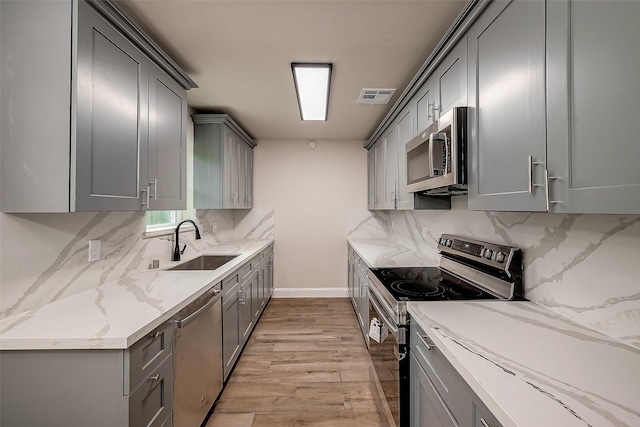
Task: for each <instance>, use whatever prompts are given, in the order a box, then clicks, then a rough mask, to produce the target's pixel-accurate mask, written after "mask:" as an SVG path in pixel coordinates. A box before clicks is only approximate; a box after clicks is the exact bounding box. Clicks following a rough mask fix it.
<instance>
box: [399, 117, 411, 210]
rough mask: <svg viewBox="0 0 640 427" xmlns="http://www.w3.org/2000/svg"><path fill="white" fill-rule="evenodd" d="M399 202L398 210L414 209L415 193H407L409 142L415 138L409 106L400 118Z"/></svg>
mask: <svg viewBox="0 0 640 427" xmlns="http://www.w3.org/2000/svg"><path fill="white" fill-rule="evenodd" d="M398 117H399V120H398V124H397V126H396V130H397V135H398V202H397V205H396V209H398V210H404V209H413V193H409V192H408V191H407V150H406V145H407V142H409V141H411V139H412V138H413V137H414V136H415V131H414V124H413V108H412V105H411V104H409V105H408V106H407V107H406V108H405V109H404V110H403V111H402V112H401V113H400V115H399V116H398Z"/></svg>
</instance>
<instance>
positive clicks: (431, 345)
mask: <svg viewBox="0 0 640 427" xmlns="http://www.w3.org/2000/svg"><path fill="white" fill-rule="evenodd" d="M418 336H419V337H420V339H421V340H422V342H423V343H424V345H425V346H426V347H427V350H433V349H434V348H436V345H435V344H434V343H432V342H429V341H431V340H430V338H429V337H428V336H427V335H418ZM427 340H429V341H427Z"/></svg>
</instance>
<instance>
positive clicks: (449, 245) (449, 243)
mask: <svg viewBox="0 0 640 427" xmlns="http://www.w3.org/2000/svg"><path fill="white" fill-rule="evenodd" d="M452 243H453V242H452V241H451V240H449V239H447V242H446V243H445V244H446V245H447V246H448V247H451V244H452Z"/></svg>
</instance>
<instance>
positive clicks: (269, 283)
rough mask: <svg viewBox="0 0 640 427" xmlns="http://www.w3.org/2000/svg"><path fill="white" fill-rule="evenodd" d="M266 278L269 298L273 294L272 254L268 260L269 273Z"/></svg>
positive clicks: (267, 296)
mask: <svg viewBox="0 0 640 427" xmlns="http://www.w3.org/2000/svg"><path fill="white" fill-rule="evenodd" d="M265 279H266V281H267V285H266V288H267V295H266V298H267V300H268V299H269V298H271V295H273V255H270V256H269V259H268V260H267V273H266V277H265Z"/></svg>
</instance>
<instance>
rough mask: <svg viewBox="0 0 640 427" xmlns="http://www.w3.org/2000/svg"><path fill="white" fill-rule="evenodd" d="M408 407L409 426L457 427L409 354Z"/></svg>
mask: <svg viewBox="0 0 640 427" xmlns="http://www.w3.org/2000/svg"><path fill="white" fill-rule="evenodd" d="M410 358H411V361H410V364H411V365H410V368H409V370H410V372H411V375H410V377H409V387H410V390H411V391H410V392H409V397H410V402H409V407H410V416H409V419H410V421H411V422H410V425H412V426H429V427H457V426H458V422H457V420H456V418H455V417H454V416H453V414H452V413H451V411H450V410H449V408H447V406H446V405H445V403H444V402H443V400H442V398H441V397H440V395H439V394H438V391H437V390H436V389H435V387H434V386H433V383H431V380H430V379H429V377H428V376H427V374H426V373H425V372H424V370H423V369H422V367H421V366H420V364H419V363H418V362H417V360H416V357H415V356H414V355H413V353H410Z"/></svg>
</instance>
